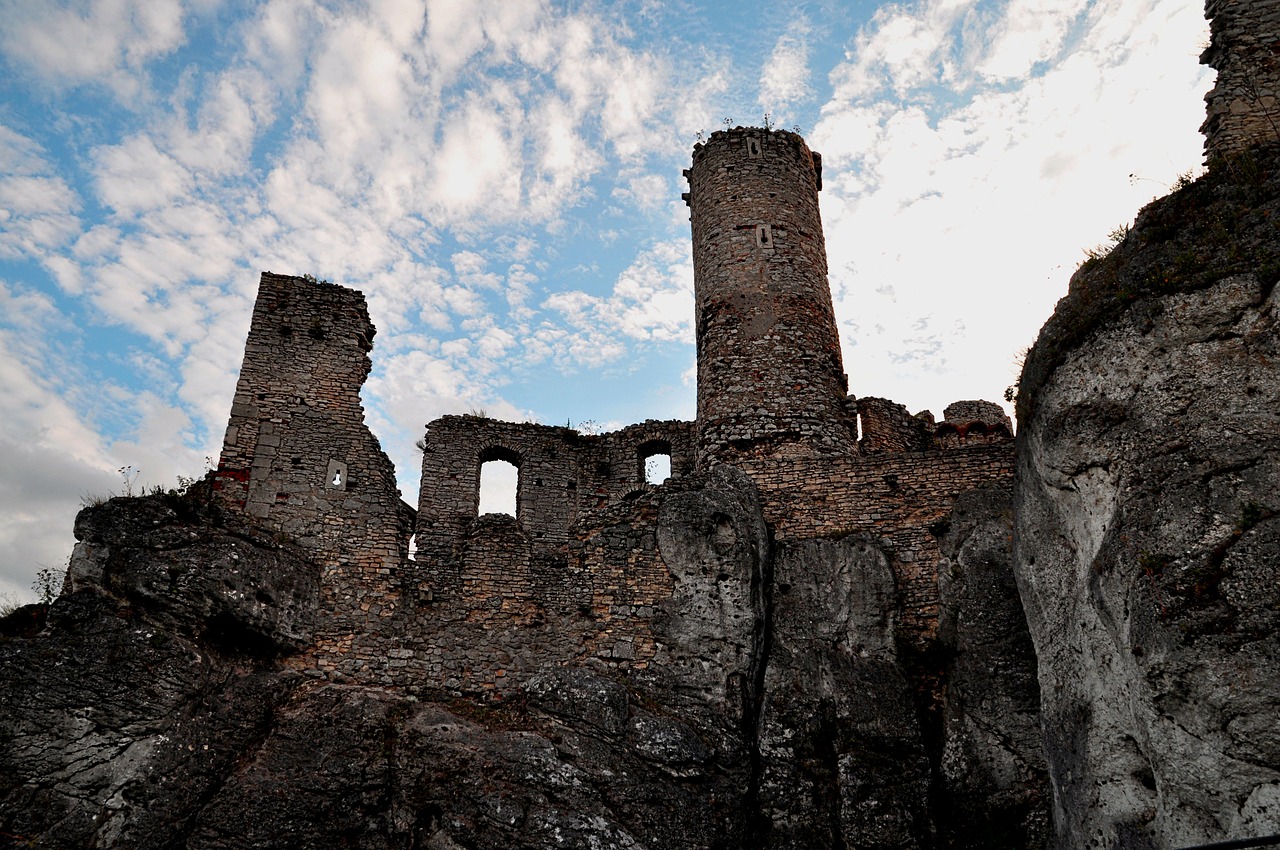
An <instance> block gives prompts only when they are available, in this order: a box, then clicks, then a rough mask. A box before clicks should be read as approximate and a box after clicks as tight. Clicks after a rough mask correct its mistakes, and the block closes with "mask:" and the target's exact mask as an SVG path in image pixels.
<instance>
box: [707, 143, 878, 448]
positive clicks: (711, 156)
mask: <svg viewBox="0 0 1280 850" xmlns="http://www.w3.org/2000/svg"><path fill="white" fill-rule="evenodd" d="M820 162H821V158H820V157H819V156H818V155H817V154H814V153H812V152H811V151H810V150H809V148H808V146H807V145H805V143H804V140H803V139H801V138H800V137H799V136H797V135H795V134H793V133H788V132H785V131H769V130H764V129H757V128H742V127H739V128H735V129H733V130H728V131H722V132H718V133H713V134H712V135H711V138H710V139H709V140H708V141H707V142H706V144H699V145H696V146H695V147H694V153H693V167H692V168H691V169H689V171H687V172H686V176H687V177H688V179H689V193H688V194H687V196H686V200H687V201H688V203H689V206H690V210H691V221H692V227H693V266H694V299H695V302H696V309H697V341H698V432H699V436H698V439H699V451H700V453H701V455H702V458H700V461H699V462H700V463H702V462H704V461H706V462H708V463H709V462H711V461H712V460H717V461H725V462H732V461H733V460H734V459H735V458H737V457H740V456H754V455H761V454H763V455H765V456H771V455H779V456H784V455H785V456H805V455H824V456H839V455H851V454H855V453H856V452H857V448H856V445H855V441H856V436H855V434H856V430H855V429H856V425H855V423H854V415H853V413H852V411H851V410H850V409H849V408H848V406H847V404H846V400H845V396H846V393H847V392H848V387H847V384H848V381H847V379H846V377H845V375H844V371H843V366H842V365H841V359H840V338H839V334H838V332H837V330H836V323H835V316H834V313H833V310H832V306H831V292H830V289H829V288H828V284H827V256H826V245H825V242H824V239H823V235H822V220H821V218H820V216H819V211H818V189H819V186H820V182H821V172H820ZM782 447H787V448H785V449H783V448H782Z"/></svg>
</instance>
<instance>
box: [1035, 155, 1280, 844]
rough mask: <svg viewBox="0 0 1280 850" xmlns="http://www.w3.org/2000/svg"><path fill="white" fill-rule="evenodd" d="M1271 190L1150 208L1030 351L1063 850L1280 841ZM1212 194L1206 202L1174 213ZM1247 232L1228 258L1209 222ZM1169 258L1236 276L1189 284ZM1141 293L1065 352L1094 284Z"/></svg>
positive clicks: (1121, 302)
mask: <svg viewBox="0 0 1280 850" xmlns="http://www.w3.org/2000/svg"><path fill="white" fill-rule="evenodd" d="M1269 173H1274V169H1272V170H1271V172H1269ZM1265 180H1269V181H1271V183H1274V178H1272V177H1267V178H1265ZM1271 183H1265V182H1264V178H1262V177H1259V178H1258V182H1257V184H1256V185H1252V186H1246V187H1243V188H1239V187H1236V188H1232V187H1230V186H1227V187H1222V186H1216V187H1215V185H1214V184H1213V182H1212V181H1210V180H1208V179H1205V180H1204V185H1200V186H1196V187H1192V188H1190V189H1185V190H1183V191H1182V192H1179V193H1178V194H1176V195H1174V196H1171V197H1170V198H1169V199H1165V200H1164V201H1161V202H1157V203H1156V204H1154V205H1153V207H1152V208H1150V209H1149V210H1147V211H1146V212H1144V214H1143V215H1142V216H1140V217H1139V219H1138V223H1137V224H1136V225H1135V228H1134V233H1133V234H1132V235H1131V236H1130V237H1129V240H1126V242H1127V244H1123V245H1122V246H1121V248H1118V249H1117V252H1118V255H1117V257H1115V258H1111V257H1108V258H1107V260H1106V261H1104V262H1100V263H1097V264H1094V267H1093V268H1089V267H1086V268H1085V269H1082V271H1081V272H1080V273H1078V274H1077V280H1075V281H1073V284H1072V289H1073V294H1072V295H1071V296H1070V297H1069V298H1068V299H1064V303H1063V305H1060V306H1059V314H1060V316H1059V317H1055V321H1051V323H1050V326H1047V327H1046V332H1045V333H1044V334H1042V337H1041V343H1038V344H1037V346H1038V347H1039V346H1040V345H1043V344H1052V345H1056V346H1058V347H1057V348H1056V350H1054V351H1053V352H1052V358H1053V360H1054V362H1053V363H1051V364H1049V365H1050V367H1051V368H1046V367H1045V364H1046V363H1048V362H1049V360H1048V358H1043V357H1038V356H1037V355H1036V354H1035V353H1034V351H1033V354H1032V356H1031V357H1029V358H1028V365H1029V367H1030V368H1029V372H1030V373H1031V374H1032V375H1033V377H1035V378H1036V381H1037V384H1038V386H1036V387H1035V392H1034V394H1033V396H1032V397H1031V398H1029V399H1027V400H1026V403H1025V404H1024V401H1023V399H1021V398H1020V400H1019V414H1020V426H1021V427H1020V429H1019V434H1018V440H1019V451H1018V468H1017V474H1016V481H1017V485H1016V487H1017V496H1016V500H1015V512H1016V515H1017V530H1016V534H1015V550H1016V551H1015V563H1016V565H1017V570H1018V579H1019V583H1020V586H1021V589H1022V596H1023V600H1024V603H1025V605H1026V611H1027V618H1028V621H1029V625H1030V628H1031V634H1032V636H1033V638H1034V641H1035V645H1036V650H1037V654H1038V656H1039V666H1040V669H1039V678H1040V687H1041V692H1042V711H1043V718H1044V726H1045V735H1046V749H1047V754H1048V759H1049V768H1050V773H1051V777H1052V782H1053V788H1054V799H1055V806H1056V811H1055V818H1054V820H1055V823H1056V826H1057V831H1058V835H1057V841H1058V844H1059V846H1061V847H1064V848H1077V847H1078V848H1085V847H1090V848H1094V847H1103V848H1111V847H1124V848H1143V847H1160V848H1164V847H1181V846H1188V845H1194V844H1199V843H1206V842H1210V841H1220V840H1223V839H1228V838H1246V837H1253V836H1260V835H1268V834H1274V833H1280V806H1278V805H1277V804H1280V735H1277V733H1276V729H1277V719H1278V718H1280V636H1278V635H1277V631H1276V627H1277V625H1280V561H1278V560H1277V557H1276V553H1277V551H1280V516H1278V512H1280V498H1278V496H1277V494H1278V493H1280V377H1278V376H1280V372H1277V363H1278V362H1280V360H1278V359H1277V358H1278V357H1280V340H1278V338H1277V328H1276V311H1277V308H1278V307H1280V300H1278V294H1277V290H1276V289H1275V286H1274V284H1275V282H1276V277H1277V272H1276V268H1275V267H1274V266H1272V265H1269V264H1268V263H1264V262H1263V260H1264V259H1265V258H1266V257H1269V256H1271V255H1273V254H1274V246H1275V236H1274V227H1275V225H1274V222H1273V221H1271V220H1270V219H1269V218H1267V217H1266V216H1264V215H1262V213H1263V212H1266V211H1267V210H1270V211H1274V207H1275V206H1276V201H1275V198H1276V197H1277V195H1276V194H1275V187H1274V186H1272V185H1271ZM1214 192H1216V193H1217V194H1216V195H1215V194H1213V193H1214ZM1196 193H1199V195H1200V197H1199V200H1197V195H1196ZM1232 193H1235V194H1234V195H1233V194H1232ZM1268 193H1269V194H1268ZM1235 195H1241V196H1245V195H1247V200H1248V202H1249V203H1248V205H1245V206H1240V207H1239V208H1238V209H1237V208H1234V207H1232V206H1231V205H1230V203H1228V201H1232V202H1234V201H1233V200H1232V199H1233V198H1234V197H1235ZM1223 199H1226V200H1223ZM1192 201H1194V202H1196V203H1200V204H1203V205H1205V206H1204V207H1203V209H1200V210H1199V211H1196V210H1186V209H1182V210H1181V211H1180V212H1178V215H1177V216H1173V215H1172V213H1171V209H1173V208H1174V207H1178V205H1182V206H1186V205H1187V204H1189V203H1191V202H1192ZM1242 203H1243V202H1242ZM1179 209H1180V207H1179ZM1242 210H1243V211H1242ZM1269 214H1270V213H1269V212H1268V213H1267V215H1269ZM1228 219H1230V221H1232V222H1234V224H1233V225H1232V228H1234V229H1233V230H1231V233H1230V242H1229V243H1225V242H1224V243H1223V244H1222V245H1219V244H1218V243H1217V242H1215V241H1214V240H1215V239H1219V238H1220V233H1221V232H1225V231H1223V228H1222V227H1209V225H1211V224H1213V223H1214V222H1217V221H1219V220H1221V221H1226V220H1228ZM1206 222H1207V223H1206ZM1179 228H1180V229H1179ZM1215 234H1217V235H1215ZM1170 246H1173V247H1172V248H1171V247H1170ZM1231 246H1234V248H1233V250H1232V252H1231V253H1230V255H1229V256H1228V255H1227V254H1226V253H1225V252H1226V251H1227V248H1228V247H1231ZM1178 252H1181V253H1178ZM1165 255H1168V257H1175V258H1176V257H1177V256H1188V257H1190V256H1202V257H1203V258H1205V259H1206V260H1208V259H1212V258H1214V257H1219V256H1220V255H1221V260H1220V261H1221V262H1222V263H1227V262H1230V263H1232V264H1233V265H1232V266H1231V268H1233V269H1235V270H1236V271H1235V273H1231V274H1225V275H1224V274H1221V273H1219V274H1218V275H1216V276H1209V272H1211V271H1212V270H1213V269H1214V266H1213V264H1212V263H1205V264H1203V265H1200V264H1196V265H1192V264H1190V263H1188V264H1187V265H1186V270H1187V272H1186V274H1184V275H1182V276H1179V274H1180V273H1179V272H1178V270H1177V268H1176V267H1174V266H1171V265H1169V264H1168V263H1169V262H1170V261H1169V259H1168V257H1166V256H1165ZM1193 272H1194V273H1193ZM1157 273H1159V275H1163V277H1156V276H1153V275H1156V274H1157ZM1130 278H1135V279H1140V280H1141V281H1146V282H1148V283H1149V284H1150V285H1151V286H1156V285H1159V286H1161V287H1163V288H1164V291H1162V292H1151V291H1150V290H1149V289H1148V290H1147V291H1145V292H1138V294H1137V296H1135V292H1134V291H1130V290H1124V289H1121V290H1119V291H1120V296H1119V298H1117V296H1116V295H1115V294H1114V293H1112V294H1111V295H1110V296H1107V297H1110V298H1111V299H1112V303H1113V304H1114V308H1113V310H1112V312H1111V314H1110V316H1109V317H1108V318H1107V319H1106V320H1105V321H1101V322H1100V323H1098V324H1097V325H1096V326H1095V327H1092V328H1091V329H1089V330H1088V332H1087V333H1082V334H1076V335H1075V338H1074V341H1073V342H1072V343H1071V344H1070V345H1065V344H1062V343H1061V341H1062V340H1063V339H1066V338H1068V337H1070V334H1069V333H1063V329H1064V328H1065V327H1066V325H1065V324H1064V323H1063V322H1061V321H1058V320H1059V319H1060V318H1061V315H1065V314H1069V313H1070V311H1071V310H1073V309H1076V307H1075V306H1073V304H1076V305H1078V304H1080V303H1083V302H1084V300H1085V298H1084V297H1085V296H1087V295H1088V294H1089V290H1090V287H1094V288H1096V289H1098V291H1101V289H1102V288H1104V287H1106V286H1110V285H1112V284H1115V285H1117V286H1121V287H1124V286H1127V285H1128V284H1127V283H1126V281H1128V280H1129V279H1130ZM1117 282H1118V283H1117ZM1139 296H1140V297H1139ZM1068 302H1073V303H1068ZM1055 322H1056V325H1055ZM1055 327H1056V331H1054V333H1053V334H1051V333H1049V331H1050V330H1052V329H1053V328H1055ZM1068 330H1069V328H1068ZM1054 334H1056V336H1055V335H1054ZM1046 340H1047V343H1046ZM1037 370H1038V371H1037ZM1024 374H1025V373H1024ZM1024 389H1025V388H1024Z"/></svg>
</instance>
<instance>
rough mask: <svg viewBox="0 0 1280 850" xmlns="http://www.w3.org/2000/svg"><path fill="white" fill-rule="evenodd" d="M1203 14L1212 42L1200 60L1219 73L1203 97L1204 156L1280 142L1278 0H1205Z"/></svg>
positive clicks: (1279, 18) (1279, 3)
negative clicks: (1207, 22) (1204, 114)
mask: <svg viewBox="0 0 1280 850" xmlns="http://www.w3.org/2000/svg"><path fill="white" fill-rule="evenodd" d="M1205 17H1207V18H1208V19H1209V46H1208V47H1207V48H1205V50H1204V52H1203V53H1202V54H1201V55H1200V61H1201V62H1202V63H1204V64H1206V65H1209V66H1210V67H1212V68H1213V69H1214V70H1215V71H1217V72H1218V76H1217V80H1216V81H1215V82H1214V85H1213V88H1212V89H1211V90H1210V91H1209V93H1208V94H1207V95H1205V98H1204V99H1205V103H1206V104H1207V110H1206V117H1205V121H1204V124H1203V125H1202V126H1201V127H1200V130H1201V132H1203V133H1204V149H1205V154H1206V156H1207V157H1208V158H1209V159H1210V160H1212V159H1213V158H1214V157H1231V156H1234V155H1237V154H1241V153H1243V152H1245V151H1246V150H1248V149H1249V148H1250V147H1252V146H1254V145H1260V144H1261V145H1277V144H1280V39H1277V37H1276V34H1277V32H1280V2H1277V1H1276V0H1207V2H1206V3H1205Z"/></svg>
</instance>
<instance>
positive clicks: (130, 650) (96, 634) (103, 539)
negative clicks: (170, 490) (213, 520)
mask: <svg viewBox="0 0 1280 850" xmlns="http://www.w3.org/2000/svg"><path fill="white" fill-rule="evenodd" d="M188 519H189V518H188ZM77 533H78V534H80V535H81V544H80V548H79V549H78V551H77V555H76V559H75V562H74V563H73V573H72V577H71V579H70V581H69V582H68V585H69V587H68V588H67V590H65V591H64V593H63V594H62V595H61V596H60V597H59V598H58V599H57V600H56V601H55V602H54V604H53V606H52V607H51V608H50V610H49V615H48V620H47V623H46V626H45V629H44V631H43V632H42V633H40V634H38V635H35V636H30V637H27V636H16V637H12V638H9V639H7V640H4V641H0V705H3V706H4V711H3V712H0V742H3V746H2V747H0V777H3V779H0V833H3V834H4V835H6V836H8V837H10V838H13V839H14V840H16V841H20V842H28V843H29V846H36V847H49V848H73V847H137V848H149V847H169V846H172V845H173V843H174V842H175V841H178V840H179V838H180V837H181V836H182V835H184V834H185V831H186V830H187V828H188V826H189V823H190V820H191V818H192V817H193V816H194V815H195V814H196V812H197V811H198V810H199V807H200V805H201V803H202V801H203V800H205V799H207V797H208V796H209V795H210V794H212V793H214V792H215V791H216V790H217V789H218V788H219V787H220V786H221V785H222V783H223V782H224V781H225V779H226V776H227V774H228V772H229V771H230V770H231V769H232V767H233V766H234V764H235V763H236V761H237V759H238V758H239V757H240V754H241V752H242V751H243V750H244V749H245V748H246V747H250V746H252V744H253V743H254V742H255V741H256V740H257V739H259V738H260V737H261V736H262V735H264V734H266V731H267V729H268V728H269V725H270V719H271V715H272V711H273V707H274V706H275V705H277V704H278V703H279V702H281V701H282V700H283V699H284V698H285V697H286V696H287V695H288V694H289V692H290V691H291V690H292V689H293V688H294V687H295V686H296V684H297V683H298V681H300V680H301V678H302V677H301V676H299V675H298V674H297V673H293V672H291V671H289V670H286V669H283V668H280V667H279V666H277V665H275V664H273V663H271V662H270V661H269V659H271V658H273V657H274V656H275V655H277V654H278V653H279V652H282V651H284V650H285V649H286V648H289V647H292V646H294V645H295V643H296V641H297V640H298V639H299V634H300V631H301V630H302V629H303V628H304V626H303V624H305V623H306V622H307V617H308V616H309V615H310V614H311V613H313V611H308V612H305V613H304V612H303V611H302V610H301V609H300V608H297V607H295V608H293V609H292V610H290V606H289V605H288V604H286V602H285V600H286V599H299V598H300V599H302V600H304V602H303V604H307V603H305V600H306V599H307V598H308V594H307V592H305V589H306V588H310V602H309V604H310V606H311V608H312V609H314V605H315V597H314V592H315V584H316V582H315V577H314V572H315V568H314V566H313V565H312V564H310V563H309V562H307V561H304V560H301V559H299V558H297V557H296V555H292V554H290V552H289V551H288V550H281V549H280V548H279V547H277V546H276V545H274V544H271V543H268V542H265V541H258V540H255V539H254V538H253V537H252V536H251V535H235V534H228V533H226V532H225V531H221V530H216V529H212V528H209V527H205V526H203V525H202V524H200V523H198V522H197V523H195V524H193V523H191V522H190V521H184V520H183V519H181V518H180V517H179V516H178V515H177V513H176V512H175V510H174V509H173V507H172V506H171V505H169V504H167V503H166V501H165V500H164V499H163V498H148V499H129V500H124V499H117V500H112V501H111V502H109V503H107V504H106V505H103V506H101V507H97V508H89V509H86V510H85V511H84V512H82V514H81V517H80V521H79V522H78V523H77ZM237 552H238V553H240V554H239V555H238V556H237V557H236V558H232V557H231V555H232V553H237ZM255 587H256V588H265V589H266V590H265V592H267V593H269V594H270V595H271V597H272V599H271V601H270V602H269V603H264V602H262V600H260V599H256V598H253V597H250V596H248V595H247V593H246V591H247V590H249V589H252V588H255ZM299 588H301V589H303V590H302V591H299ZM255 592H256V591H255ZM295 594H297V595H296V596H295ZM24 846H27V845H24Z"/></svg>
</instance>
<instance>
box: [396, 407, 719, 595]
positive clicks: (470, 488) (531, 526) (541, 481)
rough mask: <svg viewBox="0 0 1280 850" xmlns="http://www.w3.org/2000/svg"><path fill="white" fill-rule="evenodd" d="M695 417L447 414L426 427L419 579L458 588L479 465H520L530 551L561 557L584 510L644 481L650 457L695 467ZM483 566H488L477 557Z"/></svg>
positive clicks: (523, 524) (519, 506)
mask: <svg viewBox="0 0 1280 850" xmlns="http://www.w3.org/2000/svg"><path fill="white" fill-rule="evenodd" d="M693 439H694V431H693V423H691V422H675V421H666V422H662V421H656V420H650V421H647V422H642V423H640V424H637V425H631V426H629V427H627V428H623V429H621V430H619V431H615V432H612V433H609V434H602V435H588V434H580V433H578V432H577V431H575V430H573V429H571V428H557V427H551V426H547V425H536V424H530V423H517V422H500V421H498V420H496V419H484V418H479V417H474V416H444V417H441V418H440V419H437V420H435V421H434V422H432V423H431V424H430V425H428V426H427V436H426V439H425V441H424V444H423V445H424V451H423V457H422V484H421V489H420V492H419V498H418V526H417V533H418V536H417V541H418V555H417V561H418V569H419V573H418V581H419V583H420V584H421V585H422V586H423V587H424V588H428V587H429V588H430V589H431V591H432V592H434V593H437V594H438V593H450V592H456V589H457V586H458V582H459V581H462V580H463V574H464V573H465V572H466V570H467V565H466V562H465V561H464V560H463V559H461V558H460V557H459V552H458V548H457V546H458V541H460V540H463V539H465V538H467V537H468V536H469V535H470V533H471V532H470V531H469V529H470V528H471V526H472V525H473V524H474V523H475V522H476V518H477V514H478V511H479V500H480V468H481V466H482V465H483V464H484V463H485V462H486V461H489V460H504V461H507V462H509V463H512V464H514V465H515V466H516V467H517V468H518V470H519V478H518V482H517V490H516V518H517V520H518V524H519V526H520V528H521V530H522V533H523V534H524V535H525V536H526V538H527V547H528V549H529V552H530V554H531V555H536V556H538V557H541V558H556V557H559V558H562V557H563V551H564V547H565V545H566V544H567V543H568V542H569V540H570V537H571V530H572V528H573V525H574V523H575V522H577V520H578V518H579V515H580V514H582V513H585V512H588V511H595V510H599V509H602V508H604V507H605V506H606V505H608V504H610V503H611V502H614V501H616V500H618V499H620V498H622V497H623V496H625V495H627V494H628V493H632V492H635V491H638V490H643V489H645V487H646V485H645V480H644V461H645V459H646V458H647V457H649V456H651V455H653V454H667V455H670V457H671V472H672V475H673V476H680V475H687V474H688V473H690V472H692V471H693V453H694V447H693ZM475 568H476V569H485V568H484V567H483V566H482V565H480V564H479V563H478V562H477V563H476V565H475Z"/></svg>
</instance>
